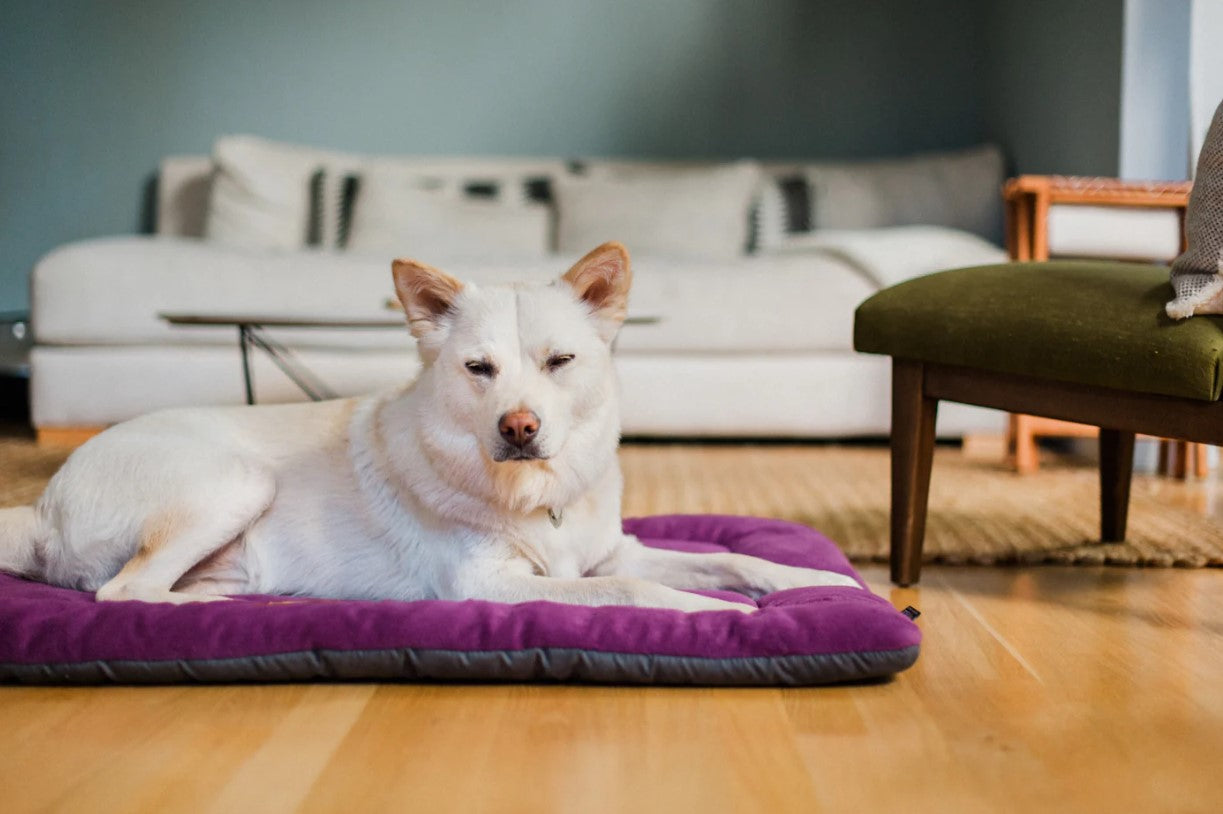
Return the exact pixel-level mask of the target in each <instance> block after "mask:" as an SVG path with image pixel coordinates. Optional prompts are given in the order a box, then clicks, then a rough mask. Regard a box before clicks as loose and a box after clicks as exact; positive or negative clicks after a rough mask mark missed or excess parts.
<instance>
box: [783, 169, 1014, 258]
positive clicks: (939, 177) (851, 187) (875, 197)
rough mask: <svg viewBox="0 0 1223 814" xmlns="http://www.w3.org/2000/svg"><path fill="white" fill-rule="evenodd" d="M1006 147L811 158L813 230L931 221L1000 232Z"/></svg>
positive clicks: (989, 234) (987, 234) (987, 233)
mask: <svg viewBox="0 0 1223 814" xmlns="http://www.w3.org/2000/svg"><path fill="white" fill-rule="evenodd" d="M1003 174H1004V167H1003V160H1002V153H1001V152H1000V151H999V150H998V148H997V147H994V146H992V145H985V146H981V147H974V148H972V149H969V150H963V151H959V152H947V153H928V154H923V155H916V156H910V157H907V158H891V159H884V160H876V161H858V162H838V163H818V164H810V165H807V167H806V175H807V179H808V181H809V182H810V184H811V192H812V199H813V204H812V226H813V227H814V228H815V229H869V228H873V227H879V226H906V225H910V224H925V225H930V226H948V227H951V228H954V229H963V230H966V231H969V232H972V233H974V234H977V235H980V236H982V237H984V238H986V239H988V240H992V241H993V242H995V243H1000V242H1001V237H1002V193H1001V190H1002V181H1003Z"/></svg>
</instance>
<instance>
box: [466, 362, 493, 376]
mask: <svg viewBox="0 0 1223 814" xmlns="http://www.w3.org/2000/svg"><path fill="white" fill-rule="evenodd" d="M463 367H465V368H467V372H468V373H470V374H471V375H473V376H487V377H488V378H490V379H491V378H492V377H493V374H494V373H496V372H497V368H495V367H493V363H492V362H486V361H485V360H483V359H472V360H471V361H470V362H467V363H466V364H465V365H463Z"/></svg>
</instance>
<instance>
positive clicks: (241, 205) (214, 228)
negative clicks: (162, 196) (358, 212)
mask: <svg viewBox="0 0 1223 814" xmlns="http://www.w3.org/2000/svg"><path fill="white" fill-rule="evenodd" d="M213 164H214V170H213V180H212V190H211V193H210V197H209V202H208V217H207V221H206V224H205V229H204V235H205V237H207V238H208V239H209V240H215V241H217V242H218V243H225V244H227V245H231V246H240V247H243V248H267V249H295V248H300V247H302V246H305V245H306V244H307V242H308V238H310V231H311V188H310V187H311V183H312V180H313V181H314V182H315V183H322V184H324V185H325V187H326V188H329V189H331V194H332V197H336V198H337V199H338V196H339V194H340V189H339V186H338V184H336V183H334V182H335V181H336V179H338V178H339V177H340V176H341V175H342V174H343V173H344V172H345V171H347V170H350V169H352V168H355V167H356V166H358V164H359V159H358V158H356V157H355V156H351V155H348V154H345V153H337V152H329V151H326V150H316V149H313V148H310V147H301V146H298V145H295V144H285V143H282V142H275V141H268V140H266V139H261V138H258V137H255V136H224V137H222V138H220V139H218V140H217V142H216V144H214V145H213ZM320 173H322V175H320ZM324 194H326V193H324ZM320 216H321V217H322V223H320V224H318V225H316V227H315V228H316V229H318V230H320V231H321V236H316V238H317V242H320V243H322V242H323V241H324V240H330V241H331V242H329V243H326V244H324V245H334V238H333V237H329V236H331V235H334V234H335V231H336V225H335V223H336V222H337V221H338V217H339V204H338V200H337V201H336V202H335V203H334V205H329V204H325V205H324V207H323V212H322V213H321V215H320Z"/></svg>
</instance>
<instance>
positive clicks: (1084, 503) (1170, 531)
mask: <svg viewBox="0 0 1223 814" xmlns="http://www.w3.org/2000/svg"><path fill="white" fill-rule="evenodd" d="M66 457H67V452H66V451H63V450H46V449H40V448H38V447H37V446H35V445H34V443H33V441H32V440H30V439H29V438H28V437H27V436H25V435H22V434H20V433H16V432H14V431H12V430H11V429H10V430H9V431H8V432H4V431H3V428H0V506H8V505H15V504H20V503H32V502H33V501H34V500H36V499H37V497H38V495H39V494H40V493H41V492H42V489H43V486H44V485H45V484H46V481H47V480H48V479H49V478H50V477H51V475H52V474H54V472H55V470H56V469H57V468H58V467H59V465H60V464H61V463H62V462H63V460H64V459H65V458H66ZM621 459H622V461H623V465H624V474H625V493H624V513H625V515H626V516H639V515H646V514H663V513H672V512H680V513H688V512H692V513H702V512H716V513H723V514H752V515H760V516H764V517H780V518H784V519H787V520H793V521H796V522H799V523H803V524H804V525H808V526H811V527H812V528H815V529H818V530H820V531H822V532H824V533H825V534H827V535H828V536H829V537H830V538H832V539H833V540H835V541H836V542H837V543H839V544H840V545H841V547H842V548H843V549H844V550H845V551H846V553H848V554H849V556H850V557H851V558H853V559H856V560H859V561H885V560H886V559H887V547H888V488H889V487H888V471H889V464H888V452H887V449H886V448H884V447H881V446H879V447H854V446H829V445H799V444H795V445H731V444H715V445H694V444H628V445H626V446H625V447H624V448H623V449H622V451H621ZM1132 492H1133V493H1132V496H1131V502H1130V522H1129V535H1128V537H1129V539H1128V540H1127V541H1126V542H1124V543H1115V544H1108V545H1103V544H1100V543H1097V542H1094V540H1095V539H1096V536H1097V535H1098V534H1099V525H1098V524H1099V515H1098V512H1099V485H1098V482H1097V476H1096V472H1095V470H1094V469H1092V468H1091V467H1090V466H1086V465H1083V464H1077V465H1075V464H1072V463H1068V462H1065V461H1061V462H1054V463H1051V464H1046V465H1045V466H1044V467H1042V469H1041V470H1040V472H1038V473H1037V474H1035V475H1027V476H1019V475H1016V474H1014V473H1012V472H1010V471H1008V470H1007V469H1006V468H1005V467H1004V466H1003V465H1002V464H1001V463H1000V462H998V461H992V460H972V459H969V458H966V457H965V456H964V455H963V454H962V453H961V452H960V451H959V450H958V449H954V448H939V449H938V451H937V452H936V454H935V461H934V474H933V478H932V482H931V488H930V510H929V520H928V526H927V532H926V545H925V555H926V560H927V561H928V562H943V563H978V564H1001V563H1076V564H1110V565H1159V566H1171V565H1177V566H1190V567H1199V566H1208V565H1209V566H1220V565H1223V506H1220V507H1218V508H1217V509H1216V507H1215V506H1214V505H1213V504H1214V503H1215V502H1216V501H1217V502H1219V503H1220V504H1223V486H1221V485H1220V484H1217V483H1213V482H1211V483H1201V482H1188V483H1185V482H1177V481H1173V480H1170V479H1167V478H1159V477H1155V476H1149V475H1147V476H1144V475H1135V477H1134V483H1133V487H1132Z"/></svg>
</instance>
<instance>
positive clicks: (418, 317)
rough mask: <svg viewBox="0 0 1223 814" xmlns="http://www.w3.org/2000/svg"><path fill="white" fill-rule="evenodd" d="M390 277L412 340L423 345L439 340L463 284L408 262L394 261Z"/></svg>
mask: <svg viewBox="0 0 1223 814" xmlns="http://www.w3.org/2000/svg"><path fill="white" fill-rule="evenodd" d="M391 274H392V275H393V276H394V278H395V293H396V294H398V295H399V302H400V303H402V304H403V310H404V313H405V314H407V315H408V329H409V330H410V331H411V332H412V336H414V337H416V338H417V340H419V341H421V342H428V341H429V340H430V339H433V340H437V339H438V336H437V334H438V332H439V330H440V329H441V328H442V326H443V323H444V322H445V317H446V314H448V313H449V312H450V309H451V308H453V307H454V301H455V298H457V297H458V296H459V293H460V292H461V291H462V290H463V284H462V283H461V282H459V281H458V280H456V279H454V278H453V277H451V276H450V275H449V274H447V273H446V272H444V271H441V270H440V269H435V268H434V267H433V266H430V265H427V264H425V263H421V262H420V261H418V260H409V259H407V258H400V259H398V260H394V261H392V262H391Z"/></svg>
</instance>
